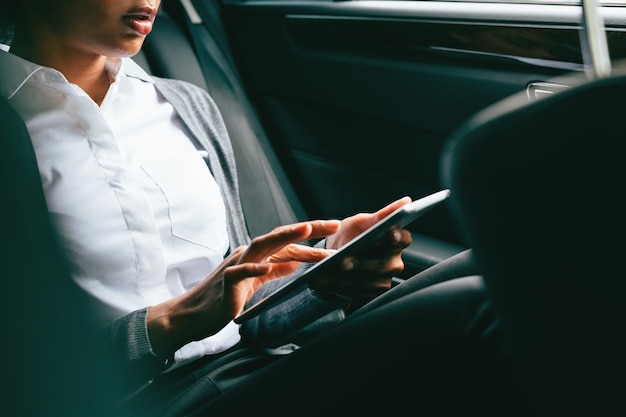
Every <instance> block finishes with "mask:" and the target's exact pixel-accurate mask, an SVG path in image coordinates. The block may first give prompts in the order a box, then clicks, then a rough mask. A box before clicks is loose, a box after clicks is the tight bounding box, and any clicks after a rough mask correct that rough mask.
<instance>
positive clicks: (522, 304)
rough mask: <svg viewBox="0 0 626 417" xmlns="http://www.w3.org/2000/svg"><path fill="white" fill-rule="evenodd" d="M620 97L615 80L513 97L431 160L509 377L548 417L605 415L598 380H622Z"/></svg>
mask: <svg viewBox="0 0 626 417" xmlns="http://www.w3.org/2000/svg"><path fill="white" fill-rule="evenodd" d="M625 99H626V77H615V78H610V79H603V80H599V81H594V82H588V83H583V84H582V85H579V86H577V87H574V88H570V89H568V90H566V91H564V92H561V93H558V94H555V95H554V96H552V97H549V98H545V99H541V100H538V101H535V102H533V103H528V99H527V98H526V96H525V94H524V95H522V94H520V95H518V96H514V97H512V98H510V99H508V100H505V101H503V102H501V103H498V104H497V105H495V106H493V107H491V108H489V109H487V110H485V111H483V112H481V113H480V114H478V115H477V116H475V117H474V118H472V119H471V120H470V121H468V122H467V123H466V124H465V125H463V126H462V127H461V128H460V129H459V130H458V131H456V132H455V133H454V134H453V135H452V137H451V138H450V140H449V142H448V144H447V147H446V151H445V153H444V157H443V161H442V169H443V171H442V178H443V183H444V185H445V186H447V187H449V188H450V189H451V191H452V194H451V198H450V202H451V206H452V209H453V212H454V214H455V217H456V219H457V220H458V222H459V225H460V227H461V229H462V231H463V233H464V235H465V236H466V239H467V241H468V243H469V244H470V245H471V246H472V248H473V251H474V256H475V258H476V261H477V262H478V264H479V268H480V269H481V270H482V271H483V273H484V275H485V282H486V283H487V285H488V287H489V290H490V292H491V293H492V295H493V297H494V302H495V303H496V305H497V307H498V309H499V311H500V313H501V314H502V317H503V319H504V321H505V322H506V324H507V328H508V329H509V331H510V333H509V336H510V337H511V341H512V346H513V347H514V349H515V353H516V355H517V357H518V359H519V365H520V369H522V370H523V372H524V374H525V376H526V377H527V378H528V381H529V384H530V386H531V387H532V391H533V393H534V394H535V396H536V399H537V400H538V401H539V402H540V404H541V408H542V409H543V410H545V411H547V412H550V411H551V412H553V413H554V412H556V413H557V414H559V415H567V414H568V412H570V411H571V412H583V411H593V412H596V413H597V412H598V410H600V409H602V410H604V409H606V410H608V409H610V408H607V407H610V406H615V405H616V404H615V402H614V401H606V398H619V395H620V394H619V392H618V391H617V385H611V384H610V383H609V382H608V381H609V379H611V380H612V378H611V375H612V374H613V373H614V372H618V373H619V374H621V375H623V372H624V371H626V366H624V365H625V362H626V360H625V359H624V352H626V349H624V348H625V347H626V346H625V343H624V341H623V340H622V339H623V336H624V332H625V329H626V302H624V294H626V279H625V278H624V277H626V274H625V273H624V266H625V263H624V259H626V256H625V255H626V202H625V199H624V196H623V190H624V181H625V180H626V164H625V157H624V153H623V149H624V143H625V142H626V129H625V128H624V124H625V122H626V116H625V113H624V105H623V103H624V100H625ZM611 395H616V396H617V397H611ZM601 399H603V401H600V400H601ZM600 414H601V413H600ZM552 415H554V414H552Z"/></svg>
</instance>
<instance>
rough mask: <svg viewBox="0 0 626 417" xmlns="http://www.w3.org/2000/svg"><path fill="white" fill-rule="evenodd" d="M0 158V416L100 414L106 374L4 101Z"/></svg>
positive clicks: (26, 148) (107, 396)
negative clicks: (0, 336) (0, 333)
mask: <svg viewBox="0 0 626 417" xmlns="http://www.w3.org/2000/svg"><path fill="white" fill-rule="evenodd" d="M0 158H2V161H1V162H0V171H1V172H0V194H1V195H2V197H1V200H0V219H1V221H2V228H1V230H2V233H1V235H0V236H1V239H2V250H0V256H1V262H0V264H1V265H2V294H3V297H2V302H0V316H1V317H2V335H3V336H2V343H0V354H1V357H2V361H3V365H2V378H3V381H4V384H3V388H2V390H0V392H1V393H2V394H1V398H2V400H1V405H0V410H2V411H1V414H2V415H7V416H9V415H19V416H44V415H48V416H77V417H78V416H87V415H89V416H100V415H102V416H105V415H106V416H108V415H110V413H108V411H110V407H111V405H112V400H111V398H113V397H112V395H114V392H113V391H114V390H113V389H112V388H113V387H115V386H116V385H113V384H111V383H110V382H111V380H110V379H109V377H111V376H112V373H109V371H112V370H111V368H110V367H109V366H108V365H106V364H107V361H106V358H105V354H106V352H105V351H104V350H103V348H102V344H101V343H99V341H98V340H97V339H96V338H95V334H96V333H94V332H93V330H94V329H95V327H94V321H93V320H92V319H93V316H92V315H91V314H90V309H89V307H88V305H87V304H86V301H87V300H86V299H85V298H84V295H83V293H82V292H80V291H79V290H78V289H77V288H76V287H75V286H74V284H73V282H72V280H71V278H70V276H69V273H68V270H67V265H66V263H65V261H64V256H63V254H62V252H61V250H60V247H59V245H58V242H57V240H56V235H55V233H54V230H53V226H52V224H51V222H50V219H49V217H48V211H47V208H46V203H45V200H44V195H43V191H42V188H41V183H40V181H39V171H38V169H37V163H36V160H35V155H34V151H33V148H32V144H31V141H30V138H29V136H28V133H27V131H26V128H25V126H24V123H23V122H22V121H21V119H20V118H19V117H18V115H17V114H16V113H15V112H14V111H13V109H12V108H11V107H10V106H9V105H8V103H7V102H6V101H5V100H4V99H2V100H0ZM89 335H94V337H90V336H89ZM117 385H118V386H119V384H117Z"/></svg>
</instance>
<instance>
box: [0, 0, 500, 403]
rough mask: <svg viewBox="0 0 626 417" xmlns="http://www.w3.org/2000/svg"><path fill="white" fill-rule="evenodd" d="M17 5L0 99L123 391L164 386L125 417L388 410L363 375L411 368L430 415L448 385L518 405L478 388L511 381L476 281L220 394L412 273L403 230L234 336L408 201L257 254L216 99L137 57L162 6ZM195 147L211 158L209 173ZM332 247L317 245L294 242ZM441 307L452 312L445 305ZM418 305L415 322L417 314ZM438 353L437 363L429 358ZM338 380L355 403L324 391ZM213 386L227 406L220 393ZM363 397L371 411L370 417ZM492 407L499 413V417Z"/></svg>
mask: <svg viewBox="0 0 626 417" xmlns="http://www.w3.org/2000/svg"><path fill="white" fill-rule="evenodd" d="M13 5H14V6H16V7H15V8H14V9H13V13H12V14H11V15H10V16H12V18H13V19H14V21H15V23H16V25H15V35H14V37H13V39H12V42H11V45H10V51H9V53H2V54H0V68H1V69H2V77H1V81H0V89H1V94H2V95H3V96H4V97H6V98H7V99H9V101H10V103H11V105H12V107H14V108H15V109H16V110H17V111H18V113H19V114H20V115H21V117H22V118H23V119H24V120H25V122H26V125H27V127H28V131H29V133H30V136H31V140H32V141H33V146H34V148H35V153H36V156H37V162H38V165H39V170H40V176H41V180H42V184H43V187H44V191H45V195H46V202H47V205H48V208H49V211H50V213H51V216H52V219H53V221H54V224H55V226H56V229H57V230H58V233H59V235H60V239H61V242H62V244H63V247H64V249H65V250H66V252H67V253H69V260H70V266H71V273H72V277H73V279H74V280H75V281H76V282H77V283H78V285H79V286H80V287H81V288H82V289H83V290H84V291H85V293H87V294H88V295H89V296H90V297H91V298H92V299H93V303H94V305H96V306H98V308H99V311H100V312H101V318H102V320H103V321H106V322H107V323H109V324H108V325H107V327H106V328H107V332H106V333H107V335H108V343H110V344H111V346H112V347H113V348H114V351H115V352H117V353H118V358H117V360H118V361H119V362H120V363H123V364H124V366H125V367H126V368H127V369H129V370H131V371H132V372H129V373H128V374H125V382H128V381H129V380H131V379H132V381H133V384H131V386H135V385H134V384H136V385H140V384H142V383H145V382H149V381H150V382H152V384H151V386H149V387H148V388H145V389H142V390H140V392H139V394H138V395H136V396H134V397H133V400H132V401H131V402H127V403H125V405H124V406H123V407H122V409H124V410H131V411H134V412H138V411H137V409H136V408H133V407H135V406H139V407H141V408H140V410H141V412H146V413H148V411H147V410H150V413H159V414H160V413H163V414H166V415H175V414H178V413H181V412H183V411H185V412H188V411H192V410H196V412H197V413H200V414H207V415H211V414H213V415H214V414H220V413H222V412H223V413H234V414H237V412H244V411H255V412H260V413H261V414H266V413H268V412H270V411H272V410H274V409H275V407H276V406H277V405H279V406H280V407H288V406H295V407H303V406H304V404H306V406H305V409H299V410H298V411H299V413H300V414H305V412H311V413H317V412H319V411H320V410H325V409H327V408H328V407H335V408H337V409H343V410H351V411H355V410H359V409H363V410H368V411H372V409H374V408H376V407H381V409H383V408H384V409H387V407H388V406H389V404H388V401H389V399H388V398H385V397H384V396H383V397H380V395H379V394H380V390H381V389H382V388H381V387H378V386H377V384H371V383H370V381H368V377H374V378H377V379H381V380H384V379H385V378H389V379H391V378H393V380H397V379H398V378H399V377H398V375H401V374H402V373H404V372H407V371H410V369H415V370H417V369H420V370H421V371H420V372H423V373H424V374H423V375H422V378H421V379H420V381H419V382H417V381H416V383H415V385H413V386H411V391H412V390H413V389H418V390H421V391H422V393H423V398H422V401H418V402H420V404H421V405H422V406H423V407H425V408H429V407H433V408H435V407H436V408H439V407H440V404H441V401H440V398H439V396H440V395H442V393H443V391H444V389H443V388H444V387H445V388H446V389H452V390H453V392H454V391H457V390H458V392H464V393H465V394H467V392H472V393H474V394H480V396H481V397H482V396H486V397H489V398H491V399H493V398H494V397H495V398H497V399H505V397H501V398H500V397H499V396H498V395H497V394H498V392H499V391H498V390H494V391H491V392H482V391H480V390H479V389H482V388H484V387H486V386H490V387H491V388H494V387H492V386H491V383H492V382H494V381H496V380H497V379H498V378H499V377H500V376H502V375H503V374H506V373H507V372H508V368H507V367H506V366H503V365H502V363H501V360H502V358H501V355H500V351H501V347H500V344H499V341H498V338H497V337H496V336H494V333H492V331H491V329H492V328H493V326H492V324H493V321H494V319H493V318H492V317H491V316H490V313H489V309H488V308H487V307H486V305H487V300H486V299H485V297H484V289H483V288H482V285H481V284H480V281H479V280H478V279H476V278H467V279H464V280H459V281H458V282H457V281H455V282H454V283H452V284H451V283H448V284H449V285H448V284H447V285H444V287H443V288H439V287H437V286H434V287H432V288H429V289H427V290H425V291H419V292H414V291H412V284H410V283H409V284H407V285H403V286H401V287H402V288H398V289H395V290H393V291H388V292H386V294H385V296H384V297H379V298H378V299H377V300H376V302H375V303H376V305H382V306H378V307H376V308H372V307H369V306H368V307H369V309H366V310H363V313H357V314H355V315H354V316H350V317H349V318H348V319H347V320H345V322H344V323H343V324H342V325H341V326H340V327H337V326H335V327H337V328H336V329H332V330H330V331H327V332H324V333H323V334H319V335H316V337H315V338H314V340H313V341H311V342H307V343H305V344H304V346H302V347H301V348H300V349H298V350H297V351H296V352H294V353H291V354H289V355H284V356H285V357H281V358H280V360H278V359H277V358H278V356H273V357H272V359H271V360H266V359H261V360H260V361H259V360H258V357H256V356H255V357H254V358H253V359H254V363H255V365H254V366H253V367H252V368H251V369H247V368H246V367H245V366H244V367H243V369H244V370H243V371H241V370H240V369H239V368H238V369H239V370H238V371H237V372H240V373H241V374H239V373H238V374H237V375H240V376H242V378H241V379H239V380H237V381H236V382H233V381H231V380H228V381H227V383H228V387H227V388H223V387H222V386H221V385H219V384H220V381H218V379H219V377H217V376H215V375H216V374H215V372H216V371H219V370H220V369H222V368H221V366H222V362H224V363H225V364H226V365H227V366H232V365H233V364H234V363H236V362H237V360H239V359H241V358H242V357H241V352H244V359H248V357H247V356H245V355H247V354H248V351H245V350H242V349H243V348H245V347H246V346H271V345H268V343H269V341H275V340H281V339H282V338H285V337H287V336H289V335H290V334H291V333H293V332H294V331H296V330H298V329H300V328H302V327H304V326H306V325H307V324H308V323H311V322H313V321H315V320H317V319H319V318H320V317H323V316H325V315H327V314H331V315H333V314H335V316H334V317H343V313H342V312H343V308H345V307H346V306H347V305H348V304H349V303H351V302H356V303H358V304H362V303H364V302H366V301H368V300H370V299H372V298H374V297H375V296H377V295H379V294H381V293H382V292H385V291H386V290H388V289H389V288H390V284H391V281H390V280H391V277H392V276H394V275H396V274H397V273H398V272H400V271H401V270H402V269H403V263H402V259H401V253H402V250H403V249H404V248H405V247H406V246H407V245H408V244H409V243H410V234H409V232H408V231H406V230H394V231H393V232H391V233H390V234H389V235H388V236H387V237H386V238H384V239H383V240H381V242H380V243H379V244H378V245H377V246H376V248H374V249H373V250H371V251H369V252H368V253H366V254H363V255H362V256H360V257H357V258H354V259H350V260H348V262H346V263H344V265H343V268H342V270H340V271H336V272H335V273H333V274H331V276H328V277H324V279H323V280H320V281H319V282H315V283H313V284H312V285H311V287H312V288H313V289H311V290H308V289H307V290H305V291H303V292H302V293H300V294H298V295H297V296H295V297H294V298H293V299H291V300H290V301H289V302H286V303H283V304H281V305H280V306H278V307H276V308H274V309H272V310H270V311H268V312H267V313H264V314H263V315H261V316H260V317H258V318H256V319H254V320H252V321H250V322H248V323H246V324H244V325H243V326H242V327H241V328H239V326H238V325H235V324H234V323H233V322H232V319H233V318H234V317H235V316H236V315H237V314H238V313H239V312H240V311H241V310H242V309H243V307H244V306H245V305H246V304H247V303H249V302H251V301H254V298H253V296H254V295H255V294H256V297H260V296H261V294H263V292H261V291H258V290H259V289H260V288H261V287H263V291H265V292H269V291H271V290H272V289H273V288H276V287H278V286H280V285H282V284H283V283H284V282H285V280H289V279H293V278H294V277H295V276H297V275H298V274H299V273H300V271H301V269H302V268H305V267H306V265H303V266H300V264H301V263H307V262H316V261H319V260H321V259H323V258H324V257H325V256H327V255H328V254H329V253H331V252H332V251H333V250H335V249H337V248H339V247H341V245H343V244H344V243H345V242H347V241H349V240H350V239H351V238H352V237H354V236H356V235H357V234H358V233H359V232H360V231H362V230H364V229H365V228H367V227H369V226H370V225H372V224H373V223H375V222H376V221H377V220H378V219H380V218H382V217H384V216H385V215H386V214H388V213H390V212H391V211H393V210H395V209H396V208H398V207H400V206H402V205H403V204H406V203H408V202H409V201H410V199H408V198H404V199H400V200H398V201H396V202H394V203H391V204H390V205H388V206H387V207H385V208H383V209H381V210H379V211H378V212H376V213H372V214H360V215H356V216H353V217H350V218H347V219H345V220H343V221H341V222H338V221H321V220H320V221H311V222H304V223H299V224H294V225H288V226H283V227H279V228H277V229H276V230H274V231H272V232H270V233H268V234H266V235H263V236H259V237H256V238H255V239H253V240H250V239H249V237H248V236H247V232H246V227H245V221H244V218H243V213H242V210H241V207H240V203H239V198H238V190H237V176H236V169H235V166H234V158H233V155H232V149H231V147H230V143H229V140H228V135H227V132H226V129H225V127H224V125H223V122H222V119H221V116H220V114H219V111H218V109H217V108H216V106H215V104H214V103H213V101H212V100H211V99H210V97H208V96H207V95H206V94H205V93H204V92H203V91H201V90H200V89H198V88H196V87H193V86H191V85H189V84H186V83H182V82H178V81H173V80H163V79H158V78H154V77H150V76H148V75H147V74H146V73H145V72H143V71H142V70H141V69H140V68H139V67H138V66H137V65H135V64H134V63H133V62H132V60H130V59H129V57H132V56H133V55H134V54H136V53H137V52H138V51H139V49H140V48H141V45H142V43H143V41H144V39H145V37H146V36H147V35H148V34H149V33H150V31H151V29H152V25H153V23H154V20H155V18H156V13H157V10H158V8H159V6H160V0H53V1H51V0H47V1H46V0H21V1H18V2H17V4H15V3H12V4H3V6H4V7H5V10H9V7H12V6H13ZM7 16H9V14H7ZM34 97H36V98H37V99H36V100H33V98H34ZM198 144H201V145H202V147H203V150H204V151H206V152H207V153H208V154H209V157H208V165H209V169H208V170H207V169H206V165H205V163H204V161H203V160H202V158H201V157H200V156H199V154H198V152H197V149H196V146H197V145H198ZM190 178H193V179H194V181H192V182H191V181H189V179H190ZM324 237H325V239H323V240H322V241H321V243H320V244H319V245H318V246H317V247H315V248H311V247H308V246H305V245H300V244H298V243H297V242H301V241H304V240H308V239H312V238H324ZM431 273H432V272H431ZM413 282H418V279H414V280H413ZM266 284H267V285H266ZM413 285H415V284H413ZM441 294H445V296H446V297H449V298H450V299H451V300H453V301H454V303H452V304H446V305H444V304H442V303H437V302H436V300H437V299H438V297H439V296H440V295H441ZM387 300H391V302H386V301H387ZM409 306H410V308H412V310H411V311H412V312H413V314H412V315H410V316H409V317H407V315H406V314H403V313H404V312H406V311H407V308H409ZM420 310H422V313H421V314H419V311H420ZM477 318H484V320H485V322H484V323H483V322H482V320H476V319H477ZM485 324H487V325H486V326H485ZM410 327H413V328H416V329H420V328H424V330H423V331H421V332H420V337H419V338H418V340H414V339H416V338H414V337H412V336H411V335H410V334H409V335H407V333H406V329H407V328H410ZM451 329H454V331H451ZM242 335H243V337H242ZM442 338H443V339H442ZM285 340H286V341H289V338H287V339H285ZM442 341H443V345H444V346H442V345H441V344H442ZM447 342H454V343H452V345H450V346H448V345H447ZM273 347H275V346H273ZM461 348H462V349H461ZM459 349H461V352H457V351H458V350H459ZM280 353H285V352H284V351H283V350H281V351H280ZM414 354H417V357H415V356H414ZM430 354H433V355H435V354H437V355H439V356H438V357H440V358H442V360H441V361H437V360H434V361H431V360H428V361H426V363H424V362H423V361H421V360H419V358H420V357H421V356H422V355H430ZM448 354H449V355H450V356H451V357H454V358H455V360H453V361H451V360H450V358H448V357H447V355H448ZM233 357H234V358H236V359H233ZM220 361H222V362H220ZM259 362H261V363H262V365H263V366H262V365H261V364H259ZM268 362H271V364H267V363H268ZM487 365H489V366H491V368H490V369H491V373H490V374H489V375H486V376H485V375H481V381H482V382H484V385H477V384H474V382H475V381H474V379H473V377H474V376H475V375H474V374H473V372H475V371H478V370H483V369H487V368H486V366H487ZM474 366H476V368H473V367H474ZM459 369H463V370H464V372H462V373H461V374H460V375H459V374H458V372H459ZM209 371H210V372H209ZM465 371H467V372H465ZM197 377H199V378H200V381H198V383H193V384H192V382H191V381H192V380H194V378H197ZM451 378H452V380H453V381H455V383H454V384H453V385H452V388H450V387H449V386H447V382H448V381H449V379H451ZM276 381H284V382H285V385H284V386H276V385H275V384H276ZM339 381H342V384H341V386H342V388H343V389H341V390H338V389H334V390H328V389H326V388H325V386H326V384H331V386H335V387H336V386H337V385H336V384H337V383H338V382H339ZM216 385H218V386H219V391H220V394H219V395H218V393H217V392H215V389H214V388H211V389H208V387H215V386H216ZM496 386H497V387H498V388H502V387H503V385H501V384H496ZM383 388H384V387H383ZM127 389H129V390H130V386H129V387H128V388H127ZM199 392H200V393H201V394H198V393H199ZM322 393H323V395H322ZM364 395H365V396H366V398H368V399H369V400H370V401H371V402H368V403H367V404H360V399H361V398H363V396H364ZM311 397H313V398H314V402H313V404H311V401H310V400H311ZM242 399H245V401H242ZM394 401H397V399H394ZM413 401H414V399H411V401H410V402H409V403H410V404H412V403H413ZM472 401H473V399H472ZM497 403H498V404H497V405H498V406H494V405H493V404H494V403H493V401H492V402H491V407H492V408H493V409H498V407H499V406H500V402H497ZM129 404H132V407H131V405H129ZM397 404H398V406H399V407H405V406H406V404H403V403H402V402H401V401H400V402H398V403H397ZM464 405H465V402H461V403H457V404H454V407H452V408H455V407H463V406H464ZM483 406H484V404H483V405H481V409H482V407H483ZM439 411H441V410H439ZM483 411H485V410H484V409H483Z"/></svg>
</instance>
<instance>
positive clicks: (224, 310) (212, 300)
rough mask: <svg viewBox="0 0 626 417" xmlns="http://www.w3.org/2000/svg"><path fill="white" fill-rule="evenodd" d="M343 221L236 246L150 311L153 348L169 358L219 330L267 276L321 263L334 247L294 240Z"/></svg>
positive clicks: (288, 229)
mask: <svg viewBox="0 0 626 417" xmlns="http://www.w3.org/2000/svg"><path fill="white" fill-rule="evenodd" d="M339 225H340V223H339V221H336V220H319V221H311V222H303V223H296V224H292V225H288V226H281V227H278V228H276V229H274V230H273V231H271V232H269V233H267V234H264V235H261V236H258V237H256V238H254V239H253V240H252V242H251V243H250V245H249V246H246V247H240V248H237V249H236V250H234V251H233V252H232V253H231V254H230V255H229V256H228V257H227V258H226V259H224V261H223V262H222V263H221V264H220V265H219V267H218V268H216V269H215V271H213V272H212V273H211V274H210V275H209V276H208V277H206V278H205V279H204V280H203V281H202V282H200V283H198V284H197V285H196V286H194V287H193V288H192V289H190V290H189V291H188V292H186V293H184V294H181V295H180V296H178V297H175V298H173V299H171V300H168V301H166V302H164V303H161V304H158V305H155V306H153V307H150V309H149V310H148V318H147V321H148V334H149V336H150V342H151V344H152V350H153V351H154V353H155V354H157V355H158V356H161V357H168V356H169V355H171V354H172V353H173V352H175V351H176V350H177V349H179V348H180V347H182V346H183V345H185V344H187V343H189V342H191V341H194V340H200V339H203V338H205V337H208V336H211V335H213V334H215V333H217V332H218V331H219V330H221V329H222V328H223V327H224V326H225V325H226V324H228V322H230V321H231V320H232V319H233V318H234V317H235V316H236V315H237V314H239V312H240V311H241V310H242V309H243V307H244V306H245V304H246V303H247V302H248V301H249V300H250V298H251V297H252V295H253V294H254V293H255V292H256V291H257V290H258V289H259V288H260V287H261V286H262V285H263V284H265V283H267V282H268V281H271V280H274V279H277V278H281V277H283V276H285V275H288V274H290V273H291V272H293V271H294V270H295V269H296V268H297V267H298V265H299V264H300V263H301V262H317V261H320V260H322V259H323V258H325V257H326V256H328V255H329V254H330V253H332V251H331V250H326V249H319V248H312V247H309V246H305V245H299V244H296V242H301V241H304V240H308V239H313V238H320V237H324V236H328V235H330V234H334V233H336V232H337V230H338V229H339Z"/></svg>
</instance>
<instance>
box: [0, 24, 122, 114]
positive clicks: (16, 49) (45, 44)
mask: <svg viewBox="0 0 626 417" xmlns="http://www.w3.org/2000/svg"><path fill="white" fill-rule="evenodd" d="M42 38H43V39H39V37H37V36H27V35H26V34H25V33H24V34H22V33H20V32H16V36H15V38H14V39H13V42H12V43H11V53H12V54H14V55H17V56H19V57H21V58H24V59H26V60H28V61H31V62H34V63H36V64H39V65H44V66H46V67H51V68H54V69H56V70H57V71H59V72H61V73H62V74H63V75H64V76H65V78H66V79H67V80H68V81H69V82H70V83H72V84H76V85H77V86H79V87H80V88H81V89H83V91H85V93H87V95H89V97H91V99H92V100H93V101H94V102H96V104H98V105H100V104H102V101H103V100H104V97H105V95H106V93H107V91H108V89H109V86H110V84H111V80H110V78H109V75H108V73H107V70H106V61H107V58H106V57H105V56H103V55H97V54H93V53H92V54H89V53H82V52H81V51H80V50H78V49H77V48H75V49H72V48H69V47H68V46H67V45H66V44H64V43H62V42H58V41H56V42H55V38H54V37H43V36H42ZM44 39H45V40H44Z"/></svg>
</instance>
